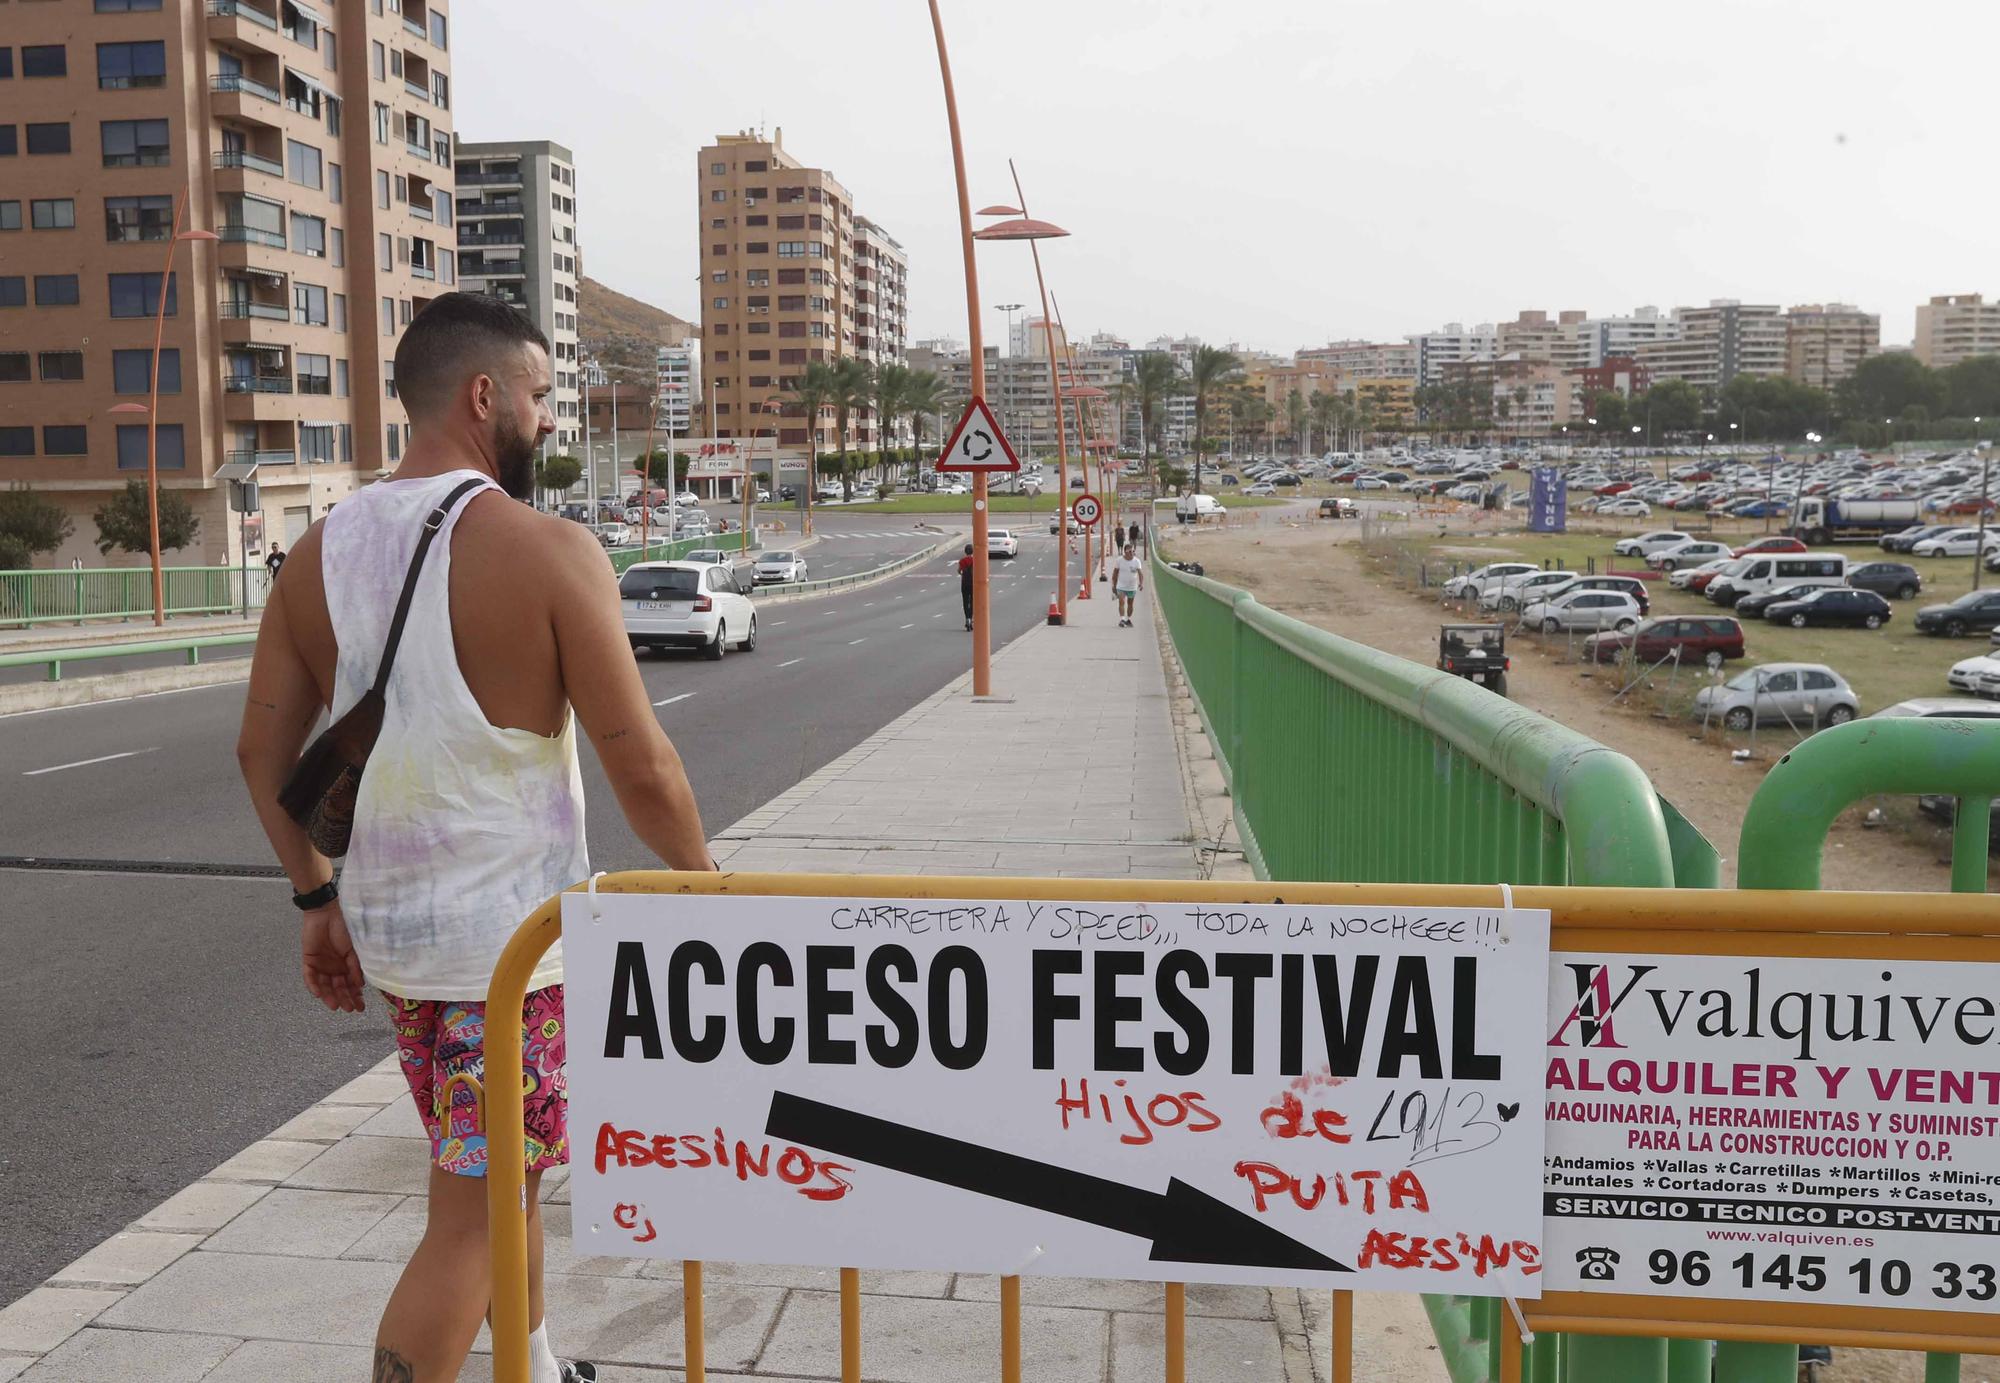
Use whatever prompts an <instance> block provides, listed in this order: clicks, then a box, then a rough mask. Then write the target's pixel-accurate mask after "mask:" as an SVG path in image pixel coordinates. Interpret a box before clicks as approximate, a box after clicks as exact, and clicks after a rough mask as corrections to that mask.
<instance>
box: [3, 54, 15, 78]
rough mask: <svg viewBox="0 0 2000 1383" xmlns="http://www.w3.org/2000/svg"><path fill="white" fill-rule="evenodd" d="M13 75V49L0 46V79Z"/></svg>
mask: <svg viewBox="0 0 2000 1383" xmlns="http://www.w3.org/2000/svg"><path fill="white" fill-rule="evenodd" d="M13 75H14V50H13V49H12V48H5V47H0V79H5V78H8V77H12V76H13Z"/></svg>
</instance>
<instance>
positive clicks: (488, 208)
mask: <svg viewBox="0 0 2000 1383" xmlns="http://www.w3.org/2000/svg"><path fill="white" fill-rule="evenodd" d="M525 210H527V208H526V207H524V206H522V204H521V199H520V198H519V197H502V198H500V199H499V200H498V201H485V202H460V203H459V204H458V214H459V215H460V216H462V217H463V216H471V217H481V216H519V215H521V214H522V213H523V212H524V211H525ZM460 238H461V239H463V237H460Z"/></svg>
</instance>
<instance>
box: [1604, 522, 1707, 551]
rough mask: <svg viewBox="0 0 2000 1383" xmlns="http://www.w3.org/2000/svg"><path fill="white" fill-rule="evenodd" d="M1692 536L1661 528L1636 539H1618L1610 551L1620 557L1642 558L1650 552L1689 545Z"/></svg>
mask: <svg viewBox="0 0 2000 1383" xmlns="http://www.w3.org/2000/svg"><path fill="white" fill-rule="evenodd" d="M1693 541H1694V535H1693V534H1691V533H1683V532H1681V531H1680V530H1679V529H1677V528H1661V529H1657V530H1655V531H1654V532H1651V533H1641V534H1640V535H1639V536H1638V537H1636V538H1620V539H1619V540H1618V541H1617V542H1615V543H1613V544H1612V545H1611V550H1612V551H1613V552H1615V553H1617V554H1618V555H1619V556H1620V557H1644V556H1645V555H1646V554H1647V553H1650V552H1665V551H1666V550H1667V549H1668V548H1670V547H1679V546H1680V545H1681V544H1682V543H1691V542H1693Z"/></svg>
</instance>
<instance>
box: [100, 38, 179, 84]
mask: <svg viewBox="0 0 2000 1383" xmlns="http://www.w3.org/2000/svg"><path fill="white" fill-rule="evenodd" d="M166 84H167V45H166V44H165V43H163V42H161V41H160V40H158V39H154V40H153V41H151V42H149V43H100V44H98V45H97V85H98V87H99V88H100V89H101V90H104V91H123V90H125V89H126V88H128V87H137V86H165V85H166Z"/></svg>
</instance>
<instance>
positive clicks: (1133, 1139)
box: [1056, 1076, 1222, 1145]
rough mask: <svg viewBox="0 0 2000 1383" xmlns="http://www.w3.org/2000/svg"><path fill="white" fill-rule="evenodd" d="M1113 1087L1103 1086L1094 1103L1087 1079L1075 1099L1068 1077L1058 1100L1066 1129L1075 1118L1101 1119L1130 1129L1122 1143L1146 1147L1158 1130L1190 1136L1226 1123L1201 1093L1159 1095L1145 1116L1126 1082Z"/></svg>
mask: <svg viewBox="0 0 2000 1383" xmlns="http://www.w3.org/2000/svg"><path fill="white" fill-rule="evenodd" d="M1111 1085H1112V1089H1111V1090H1110V1091H1109V1092H1107V1091H1105V1090H1104V1089H1103V1087H1102V1086H1101V1085H1100V1086H1099V1089H1098V1092H1097V1096H1096V1099H1095V1101H1093V1100H1092V1098H1091V1093H1090V1081H1089V1079H1088V1078H1087V1077H1086V1078H1084V1079H1080V1080H1078V1081H1077V1083H1076V1094H1074V1095H1072V1094H1070V1091H1069V1077H1068V1076H1064V1077H1063V1078H1062V1092H1061V1093H1060V1094H1059V1095H1057V1096H1056V1108H1057V1109H1059V1110H1061V1111H1062V1126H1063V1128H1064V1129H1068V1128H1069V1125H1070V1116H1071V1115H1075V1116H1076V1118H1077V1120H1078V1122H1083V1121H1085V1120H1091V1119H1100V1118H1101V1119H1102V1120H1103V1121H1104V1122H1105V1123H1106V1124H1108V1125H1112V1126H1114V1127H1115V1126H1118V1125H1121V1124H1122V1125H1126V1126H1127V1127H1128V1129H1129V1131H1128V1132H1124V1133H1121V1134H1119V1135H1118V1141H1119V1142H1121V1143H1131V1144H1134V1145H1144V1144H1146V1143H1150V1142H1152V1141H1153V1139H1154V1137H1155V1131H1156V1130H1158V1129H1168V1128H1182V1129H1186V1130H1187V1131H1188V1132H1189V1133H1207V1132H1209V1131H1210V1130H1212V1129H1218V1128H1221V1127H1222V1120H1220V1119H1218V1118H1216V1117H1215V1115H1214V1114H1212V1113H1211V1112H1209V1109H1208V1107H1207V1106H1206V1105H1204V1104H1203V1103H1202V1101H1203V1100H1204V1099H1206V1098H1207V1097H1206V1096H1204V1095H1203V1094H1202V1093H1201V1092H1200V1091H1199V1090H1183V1091H1181V1092H1180V1093H1179V1094H1172V1093H1166V1092H1163V1093H1161V1094H1158V1095H1155V1096H1153V1097H1152V1098H1151V1099H1149V1100H1147V1101H1146V1104H1145V1107H1144V1110H1143V1112H1142V1111H1141V1108H1140V1105H1139V1097H1138V1096H1137V1095H1134V1094H1129V1093H1127V1092H1126V1090H1125V1088H1124V1087H1125V1082H1124V1081H1123V1080H1114V1081H1112V1082H1111ZM1114 1100H1115V1101H1117V1103H1116V1104H1114V1103H1113V1101H1114Z"/></svg>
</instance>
